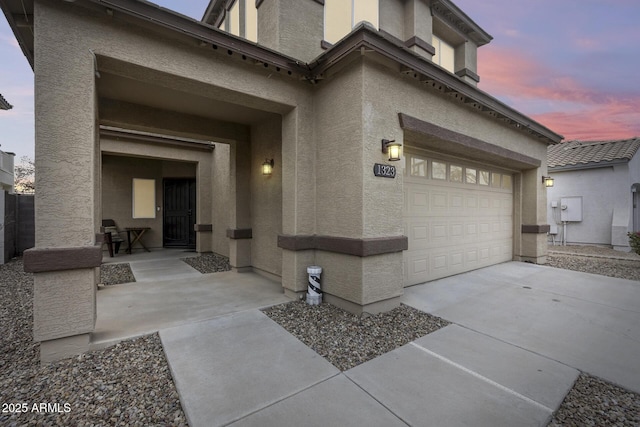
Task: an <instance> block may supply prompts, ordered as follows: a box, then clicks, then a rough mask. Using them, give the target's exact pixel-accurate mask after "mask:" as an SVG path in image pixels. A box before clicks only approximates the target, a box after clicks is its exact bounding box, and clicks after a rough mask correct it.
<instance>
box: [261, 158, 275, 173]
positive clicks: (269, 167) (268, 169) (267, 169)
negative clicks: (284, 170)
mask: <svg viewBox="0 0 640 427" xmlns="http://www.w3.org/2000/svg"><path fill="white" fill-rule="evenodd" d="M273 165H274V162H273V159H265V161H264V163H263V164H262V175H266V176H271V174H272V173H273Z"/></svg>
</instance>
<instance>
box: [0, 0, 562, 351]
mask: <svg viewBox="0 0 640 427" xmlns="http://www.w3.org/2000/svg"><path fill="white" fill-rule="evenodd" d="M23 4H24V6H23ZM0 5H2V9H3V11H4V12H5V16H7V19H8V20H9V23H10V24H11V26H12V28H13V29H14V32H15V34H16V38H17V39H18V41H19V42H20V45H21V46H22V48H23V50H24V52H25V55H26V56H27V58H28V60H29V61H30V62H31V64H32V65H33V67H34V72H35V93H36V169H37V172H38V173H37V187H38V194H37V195H36V207H37V208H36V247H35V248H34V249H33V250H31V251H28V252H27V253H26V254H25V259H24V261H25V269H27V270H28V271H32V272H34V277H35V291H34V298H35V299H34V301H35V302H34V337H35V339H36V340H37V341H40V342H41V352H42V357H43V359H47V358H53V357H60V356H61V355H63V354H64V353H66V354H70V353H73V352H79V351H83V350H84V349H86V348H87V345H88V342H89V339H90V334H91V332H92V330H93V327H94V321H95V318H96V312H95V292H96V286H95V283H96V275H97V267H99V266H100V261H101V247H100V238H99V231H100V224H101V220H102V219H104V218H110V219H114V220H115V221H116V223H117V224H118V225H119V226H120V227H130V226H140V227H149V228H150V230H149V232H148V240H147V244H148V245H150V246H152V247H161V246H172V245H175V246H181V245H182V246H184V247H188V246H189V245H193V246H194V247H195V249H196V250H197V251H199V252H208V251H215V252H217V253H220V254H223V255H228V256H229V258H230V262H231V264H232V266H233V267H234V268H235V269H237V270H238V271H245V270H251V271H255V272H258V273H261V274H265V275H269V276H271V277H276V278H278V279H279V280H281V282H282V287H283V290H284V292H285V293H286V294H287V295H290V296H292V297H298V296H300V295H302V294H303V293H304V292H305V291H306V288H307V277H306V276H307V275H306V268H307V266H309V265H319V266H321V267H322V268H323V273H322V286H323V291H324V292H325V301H328V302H331V303H333V304H335V305H338V306H340V307H343V308H345V309H348V310H351V311H352V312H356V313H363V312H369V313H376V312H379V311H384V310H388V309H391V308H393V307H395V306H397V305H398V304H399V301H400V296H401V295H402V294H403V288H404V287H405V286H409V285H412V284H416V283H421V282H424V281H428V280H432V279H435V278H438V277H444V276H447V275H452V274H457V273H460V272H463V271H467V270H471V269H475V268H480V267H483V266H487V265H491V264H495V263H499V262H503V261H509V260H524V261H530V262H535V263H544V262H545V261H546V234H547V231H548V229H549V227H548V225H547V222H546V189H545V187H544V185H543V184H542V176H544V175H546V174H547V164H546V153H547V146H548V145H549V144H555V143H558V142H559V141H560V140H561V139H562V137H561V136H560V135H558V134H556V133H554V132H552V131H551V130H549V129H547V128H545V127H544V126H542V125H540V124H539V123H537V122H535V121H533V120H532V119H530V118H528V117H526V116H525V115H523V114H521V113H519V112H517V111H515V110H513V109H512V108H510V107H508V106H507V105H505V104H503V103H501V102H500V101H498V100H496V99H495V98H493V97H491V96H490V95H488V94H487V93H485V92H483V91H480V90H478V89H477V83H478V81H479V78H480V77H479V76H478V74H477V49H478V48H480V47H481V46H483V45H485V44H487V43H489V42H490V41H491V36H490V35H489V34H488V33H486V32H485V31H484V30H483V29H482V28H480V27H479V26H478V25H477V24H476V23H475V22H474V21H473V20H472V19H471V18H470V17H468V16H467V15H466V14H465V13H464V12H463V11H461V10H460V9H459V8H458V7H456V6H455V4H453V3H452V2H451V1H449V0H430V1H426V0H406V1H401V0H356V1H353V2H344V1H341V0H325V1H320V0H258V1H255V2H254V1H248V0H236V1H218V0H213V1H212V2H211V3H210V4H209V6H208V8H207V9H206V12H205V15H204V18H203V22H199V21H196V20H192V19H189V18H187V17H184V16H182V15H179V14H176V13H174V12H172V11H170V10H166V9H163V8H160V7H157V6H155V5H153V4H151V3H148V2H142V1H136V0H109V1H108V2H107V1H100V0H77V1H74V2H63V1H42V0H35V1H33V0H31V1H28V0H23V1H20V0H0ZM25 13H26V16H25ZM31 15H32V16H31ZM28 22H32V23H33V25H34V26H35V31H33V33H32V32H31V29H30V28H28V25H27V23H28ZM71 29H72V30H71ZM69 31H72V32H73V36H72V37H71V36H69ZM31 34H35V37H33V36H31ZM252 40H253V41H252ZM383 140H386V141H395V142H396V143H401V144H402V156H401V160H400V161H391V160H390V158H389V153H388V151H389V150H383ZM383 151H387V153H385V152H383ZM266 165H267V166H271V167H272V172H271V173H270V174H269V175H263V174H262V172H261V170H262V168H263V166H266ZM180 212H182V214H180ZM185 212H186V213H185ZM189 212H191V215H189ZM181 215H182V216H181ZM167 224H169V225H170V227H169V228H167ZM185 224H186V225H185ZM189 229H191V230H193V232H194V233H193V236H187V235H186V234H185V233H187V231H188V230H189ZM180 230H182V231H180Z"/></svg>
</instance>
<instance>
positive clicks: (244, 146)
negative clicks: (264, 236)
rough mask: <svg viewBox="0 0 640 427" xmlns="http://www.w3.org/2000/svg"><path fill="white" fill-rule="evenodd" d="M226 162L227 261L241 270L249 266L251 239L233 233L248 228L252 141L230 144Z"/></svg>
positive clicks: (249, 221)
mask: <svg viewBox="0 0 640 427" xmlns="http://www.w3.org/2000/svg"><path fill="white" fill-rule="evenodd" d="M229 161H230V162H231V164H230V172H231V188H230V207H231V209H230V211H229V214H230V218H229V229H228V230H227V237H229V263H230V264H231V267H233V268H234V269H239V270H243V269H248V268H250V267H251V239H250V238H235V237H234V236H235V234H234V233H235V230H247V229H250V228H251V186H250V182H251V172H252V171H251V144H250V143H249V142H248V141H236V142H234V143H232V144H231V146H230V153H229ZM230 234H231V235H230Z"/></svg>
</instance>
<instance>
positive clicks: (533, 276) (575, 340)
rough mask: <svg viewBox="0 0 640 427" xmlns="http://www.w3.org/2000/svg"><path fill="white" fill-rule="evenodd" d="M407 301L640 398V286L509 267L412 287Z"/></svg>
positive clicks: (528, 266)
mask: <svg viewBox="0 0 640 427" xmlns="http://www.w3.org/2000/svg"><path fill="white" fill-rule="evenodd" d="M403 302H404V303H405V304H407V305H410V306H413V307H415V308H418V309H420V310H423V311H426V312H428V313H431V314H435V315H437V316H440V317H442V318H444V319H446V320H449V321H451V322H453V323H456V324H458V325H460V326H462V327H464V328H466V329H469V330H472V331H475V332H478V333H480V334H483V335H486V336H488V337H492V338H495V339H497V340H499V341H503V342H505V343H509V344H512V345H513V346H516V347H519V348H522V349H525V350H528V351H530V352H532V353H535V354H538V355H542V356H544V357H547V358H549V359H552V360H555V361H557V362H560V363H561V364H564V365H567V366H570V367H573V368H576V369H578V370H580V371H583V372H587V373H589V374H591V375H593V376H596V377H600V378H602V379H605V380H607V381H610V382H612V383H615V384H618V385H620V386H622V387H625V388H627V389H630V390H633V391H635V392H639V393H640V282H636V281H631V280H623V279H615V278H610V277H604V276H599V275H594V274H587V273H580V272H574V271H569V270H562V269H556V268H551V267H545V266H540V265H533V264H525V263H519V262H509V263H504V264H500V265H496V266H492V267H488V268H483V269H480V270H476V271H472V272H469V273H465V274H461V275H458V276H453V277H449V278H445V279H441V280H436V281H433V282H430V283H426V284H423V285H418V286H414V287H411V288H407V289H405V295H404V297H403Z"/></svg>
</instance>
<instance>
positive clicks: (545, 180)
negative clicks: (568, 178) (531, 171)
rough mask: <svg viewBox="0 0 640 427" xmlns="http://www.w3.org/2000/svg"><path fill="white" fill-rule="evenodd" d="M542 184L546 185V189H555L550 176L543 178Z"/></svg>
mask: <svg viewBox="0 0 640 427" xmlns="http://www.w3.org/2000/svg"><path fill="white" fill-rule="evenodd" d="M542 182H543V183H544V186H545V187H553V178H551V177H550V176H543V177H542Z"/></svg>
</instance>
